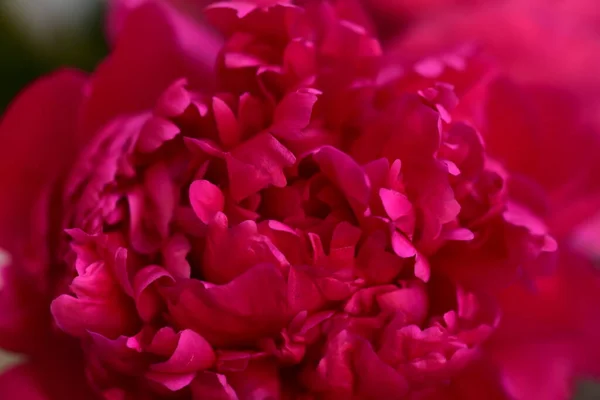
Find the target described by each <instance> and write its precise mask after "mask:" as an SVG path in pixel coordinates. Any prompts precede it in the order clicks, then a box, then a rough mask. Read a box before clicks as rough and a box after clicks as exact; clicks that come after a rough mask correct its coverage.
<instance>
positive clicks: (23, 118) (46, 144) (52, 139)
mask: <svg viewBox="0 0 600 400" xmlns="http://www.w3.org/2000/svg"><path fill="white" fill-rule="evenodd" d="M85 83H86V77H85V75H83V74H82V73H79V72H77V71H71V70H63V71H59V72H56V73H54V74H52V75H49V76H47V77H44V78H42V79H40V80H38V81H36V82H34V83H33V84H32V85H31V86H29V87H28V88H26V89H25V90H24V91H23V92H22V93H21V94H20V95H19V97H17V99H16V100H15V101H13V103H12V104H11V105H10V106H9V107H8V109H7V110H6V112H5V114H4V115H3V117H2V119H1V120H0V155H1V156H0V187H1V188H2V191H3V192H7V191H10V196H6V195H4V196H1V197H0V222H1V223H0V246H2V247H3V248H4V249H6V250H8V251H9V252H13V251H14V248H13V246H14V245H15V243H14V242H15V241H18V240H21V239H22V238H21V235H22V234H23V235H25V234H26V231H27V229H29V228H30V227H29V225H28V224H27V223H26V221H28V220H29V215H30V211H31V209H33V208H34V202H35V201H36V200H37V199H38V198H39V197H40V196H42V191H43V190H44V186H45V185H47V184H48V183H49V182H51V181H53V180H54V179H57V178H60V176H59V174H61V173H65V172H66V168H68V167H70V164H72V163H73V162H74V159H75V156H76V154H77V150H78V146H81V145H82V144H84V143H85V141H86V138H84V137H81V136H80V135H79V133H78V132H77V131H76V122H77V112H78V110H79V108H80V103H81V101H82V100H83V88H84V85H85ZM24 231H25V232H24Z"/></svg>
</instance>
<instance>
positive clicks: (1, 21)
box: [0, 0, 107, 113]
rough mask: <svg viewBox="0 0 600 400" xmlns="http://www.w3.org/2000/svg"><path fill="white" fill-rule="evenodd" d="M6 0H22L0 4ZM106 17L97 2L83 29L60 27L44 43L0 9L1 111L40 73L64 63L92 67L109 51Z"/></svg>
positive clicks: (83, 67)
mask: <svg viewBox="0 0 600 400" xmlns="http://www.w3.org/2000/svg"><path fill="white" fill-rule="evenodd" d="M3 1H20V0H0V6H2V5H3V4H2V2H3ZM41 1H50V0H41ZM103 16H104V12H103V10H102V7H101V3H98V4H97V6H96V10H95V12H94V13H93V18H92V20H91V23H90V24H87V25H86V26H85V30H84V32H73V31H68V30H62V31H61V30H60V29H58V30H57V31H56V32H53V33H52V34H51V35H50V37H47V38H45V41H44V43H38V42H36V41H35V40H34V39H33V38H32V37H31V36H29V35H27V34H26V33H24V32H23V29H22V28H23V27H22V25H20V24H19V23H18V22H17V21H15V19H14V18H13V17H12V16H11V15H10V14H9V13H7V12H5V11H3V10H2V9H1V8H0V113H1V112H2V111H3V110H4V109H5V108H6V106H7V105H8V103H9V102H10V101H11V100H12V99H13V98H14V97H15V95H16V94H17V93H18V92H19V91H20V90H21V89H23V87H24V86H26V85H27V84H28V83H30V82H31V81H32V80H34V79H35V78H37V77H39V76H41V75H44V74H46V73H48V72H51V71H53V70H55V69H57V68H60V67H64V66H71V67H76V68H80V69H83V70H85V71H91V70H93V68H94V66H95V65H96V64H97V63H98V61H99V60H101V59H102V57H103V56H104V55H105V54H106V52H107V47H106V43H105V39H104V27H103Z"/></svg>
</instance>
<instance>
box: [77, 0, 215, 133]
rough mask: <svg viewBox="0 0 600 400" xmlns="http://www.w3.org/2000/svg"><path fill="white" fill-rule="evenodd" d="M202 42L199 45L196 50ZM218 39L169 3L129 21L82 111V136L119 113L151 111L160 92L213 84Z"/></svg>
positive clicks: (153, 5) (144, 8)
mask: <svg viewBox="0 0 600 400" xmlns="http://www.w3.org/2000/svg"><path fill="white" fill-rule="evenodd" d="M199 43H200V45H198V44H199ZM219 46H220V40H219V39H218V38H217V37H216V36H215V35H214V34H213V33H212V32H211V31H210V30H209V29H208V28H206V27H204V26H201V25H200V24H198V23H196V22H194V21H192V20H190V19H188V18H187V17H186V16H184V15H183V14H182V13H180V12H178V11H176V10H175V9H174V8H173V7H172V6H170V5H169V4H168V2H164V1H155V0H152V1H148V2H146V3H144V4H143V5H141V6H139V7H136V8H135V9H134V10H133V11H131V13H130V14H129V15H128V16H127V19H126V21H125V24H124V27H123V30H122V32H121V33H120V35H119V37H118V40H117V43H116V45H115V48H114V51H113V53H112V54H111V55H110V57H109V58H108V59H107V60H106V61H104V63H102V64H101V65H100V67H99V68H98V69H97V71H96V73H95V74H94V77H93V79H92V81H91V84H90V95H89V98H88V100H87V101H86V104H85V107H84V110H83V129H84V132H93V131H95V130H97V129H98V128H99V127H100V126H102V125H104V124H105V123H106V122H107V121H109V120H110V119H111V118H113V117H115V116H116V115H119V114H127V113H132V112H137V111H140V110H144V109H151V108H152V107H153V106H154V104H155V102H156V100H157V99H158V97H159V96H160V95H161V94H162V92H163V91H164V90H165V89H167V87H168V86H169V85H171V84H172V82H174V81H175V80H176V79H180V78H182V77H185V78H187V79H188V81H189V84H190V87H192V88H204V87H206V86H207V85H210V83H211V82H212V81H213V80H212V79H210V78H208V79H207V77H209V76H211V72H212V67H213V65H214V62H215V60H216V55H217V52H218V49H219Z"/></svg>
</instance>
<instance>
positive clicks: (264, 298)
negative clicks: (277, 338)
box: [169, 265, 288, 346]
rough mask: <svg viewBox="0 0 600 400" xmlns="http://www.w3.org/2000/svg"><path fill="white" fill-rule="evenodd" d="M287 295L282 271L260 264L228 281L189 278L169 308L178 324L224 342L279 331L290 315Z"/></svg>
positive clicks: (227, 342) (216, 343)
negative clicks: (211, 283)
mask: <svg viewBox="0 0 600 400" xmlns="http://www.w3.org/2000/svg"><path fill="white" fill-rule="evenodd" d="M286 297H287V294H286V284H285V281H284V279H283V276H282V275H281V272H280V271H278V270H277V269H276V268H275V267H272V266H270V265H258V266H256V267H254V268H252V269H250V270H248V271H246V272H245V273H244V274H242V275H241V276H239V277H238V278H236V279H234V280H233V281H231V282H230V283H228V284H226V285H216V286H213V287H211V288H205V287H203V286H202V285H200V284H198V285H195V284H193V283H192V282H189V285H188V287H186V288H183V289H182V291H181V293H180V294H179V297H178V299H175V300H176V301H173V302H172V303H171V304H169V310H170V312H171V315H172V317H173V319H174V322H175V323H176V324H177V326H179V327H181V328H183V329H192V330H194V331H195V332H197V333H199V334H201V335H202V336H203V337H205V338H206V339H207V340H208V341H209V342H210V343H212V344H213V345H215V346H222V345H226V344H231V343H245V342H247V341H249V340H256V339H257V338H259V337H263V336H264V335H268V334H274V333H277V332H279V331H280V330H281V329H282V328H283V326H284V324H285V321H286V319H287V314H288V310H287V301H286Z"/></svg>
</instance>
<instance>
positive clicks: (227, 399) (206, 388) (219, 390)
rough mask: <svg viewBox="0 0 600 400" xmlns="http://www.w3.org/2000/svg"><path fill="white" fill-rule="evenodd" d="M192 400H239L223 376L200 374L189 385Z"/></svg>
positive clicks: (209, 373)
mask: <svg viewBox="0 0 600 400" xmlns="http://www.w3.org/2000/svg"><path fill="white" fill-rule="evenodd" d="M191 388H192V399H193V400H204V399H210V400H239V397H238V396H237V395H236V393H235V390H233V388H232V387H231V385H230V384H229V382H228V381H227V378H226V377H225V375H221V374H216V373H214V372H200V373H198V374H197V375H196V379H194V381H193V382H192V384H191Z"/></svg>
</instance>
